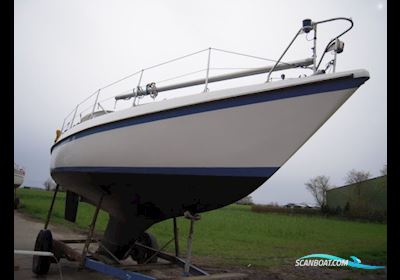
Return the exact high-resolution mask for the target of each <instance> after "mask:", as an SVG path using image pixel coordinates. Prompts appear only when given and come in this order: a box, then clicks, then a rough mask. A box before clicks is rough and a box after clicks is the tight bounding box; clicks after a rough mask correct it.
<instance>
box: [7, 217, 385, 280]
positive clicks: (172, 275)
mask: <svg viewBox="0 0 400 280" xmlns="http://www.w3.org/2000/svg"><path fill="white" fill-rule="evenodd" d="M42 228H43V222H41V221H38V220H36V219H33V218H30V217H28V216H26V215H24V214H22V213H20V212H19V211H18V210H16V211H14V249H16V250H33V247H34V243H35V239H36V235H37V233H38V232H39V231H40V229H42ZM49 229H50V230H51V231H52V233H53V237H54V238H55V239H75V238H76V239H79V238H85V236H84V235H83V234H82V233H81V232H78V231H73V230H71V229H69V228H66V227H63V226H60V225H50V226H49ZM79 246H81V245H75V247H76V248H77V249H80V248H79ZM192 260H193V263H195V264H196V265H197V266H199V267H201V268H202V269H203V270H205V271H207V272H208V273H210V274H218V273H240V274H245V275H247V277H241V278H235V279H255V280H261V279H263V280H264V279H265V280H284V279H285V280H286V279H287V280H291V279H299V280H302V279H321V280H325V279H334V280H359V279H367V280H372V279H379V280H383V279H387V275H386V273H385V271H382V270H380V271H366V270H357V269H348V268H347V269H329V268H325V267H295V266H294V265H285V266H280V267H271V268H258V267H252V266H250V267H247V266H243V267H242V266H228V265H224V266H216V265H215V263H214V262H213V259H212V258H205V257H196V256H193V258H192ZM60 263H61V270H62V276H63V277H62V278H63V279H65V280H68V279H78V280H79V279H88V280H90V279H95V280H103V279H115V278H112V277H110V276H105V275H102V274H100V273H98V272H95V271H89V270H86V269H85V270H78V265H77V264H76V263H72V262H69V261H67V260H64V259H62V260H61V262H60ZM126 264H133V262H131V261H129V260H128V261H126ZM31 267H32V256H29V255H28V256H27V255H18V254H15V255H14V279H16V280H18V279H60V272H59V268H58V267H57V265H55V264H52V265H51V267H50V271H49V273H48V274H47V275H46V276H41V277H38V276H36V275H34V274H33V273H32V270H31ZM145 274H146V275H150V276H153V277H155V278H162V279H178V278H181V277H182V269H181V268H170V269H163V270H159V269H155V270H154V269H153V270H150V271H146V273H145ZM224 279H229V278H224Z"/></svg>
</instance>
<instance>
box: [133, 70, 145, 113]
mask: <svg viewBox="0 0 400 280" xmlns="http://www.w3.org/2000/svg"><path fill="white" fill-rule="evenodd" d="M143 72H144V70H143V69H142V71H140V77H139V82H138V84H137V87H136V95H135V97H134V98H133V104H132V107H134V106H135V103H136V98H137V94H138V91H139V88H140V84H141V83H142V77H143ZM133 93H135V90H133Z"/></svg>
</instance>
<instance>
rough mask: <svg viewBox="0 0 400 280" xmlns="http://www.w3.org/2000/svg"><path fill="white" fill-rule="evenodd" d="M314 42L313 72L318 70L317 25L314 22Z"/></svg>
mask: <svg viewBox="0 0 400 280" xmlns="http://www.w3.org/2000/svg"><path fill="white" fill-rule="evenodd" d="M313 28H314V42H313V72H314V73H315V72H317V25H316V24H315V23H313Z"/></svg>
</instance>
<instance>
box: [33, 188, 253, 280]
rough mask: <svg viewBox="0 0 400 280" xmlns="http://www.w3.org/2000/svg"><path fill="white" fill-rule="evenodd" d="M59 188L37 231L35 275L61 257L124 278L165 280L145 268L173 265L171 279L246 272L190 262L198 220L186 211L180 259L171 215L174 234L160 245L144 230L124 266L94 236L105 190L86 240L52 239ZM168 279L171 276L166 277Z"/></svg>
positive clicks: (234, 275) (229, 276) (241, 276)
mask: <svg viewBox="0 0 400 280" xmlns="http://www.w3.org/2000/svg"><path fill="white" fill-rule="evenodd" d="M58 190H59V185H57V186H56V189H55V191H54V194H53V198H52V201H51V204H50V208H49V210H48V213H47V218H46V221H45V224H44V228H43V229H42V230H40V232H39V233H38V235H37V238H36V242H35V247H34V252H35V253H34V254H33V262H32V271H33V273H35V274H36V275H45V274H47V273H48V271H49V268H50V265H51V264H52V263H57V264H58V265H59V264H60V259H62V258H63V259H67V260H68V261H71V262H75V263H76V264H77V269H80V270H82V269H90V270H94V271H97V272H99V273H102V274H106V275H110V276H112V277H115V278H116V279H124V280H125V279H126V280H128V279H129V280H155V279H165V278H162V277H154V276H151V275H148V274H145V272H146V271H147V272H148V271H153V270H156V271H161V270H167V269H171V268H174V269H175V270H176V269H177V268H178V269H180V271H181V273H180V275H178V276H177V277H175V278H172V279H195V280H196V279H198V280H200V279H246V278H247V275H246V274H243V273H216V274H210V273H208V272H206V271H205V270H203V269H201V268H199V267H198V266H196V265H194V264H192V262H191V254H192V241H193V235H194V225H195V222H196V221H198V220H200V218H201V217H200V215H197V214H192V213H190V212H188V211H187V212H185V215H184V217H185V218H187V219H189V220H190V230H189V235H188V238H187V250H186V251H187V252H186V256H185V257H184V258H183V257H181V255H180V250H179V241H178V231H179V229H178V226H177V223H176V218H173V237H172V238H171V239H170V240H169V241H168V242H166V243H165V244H164V245H163V246H161V247H159V246H158V244H157V241H156V240H155V237H154V236H152V235H151V234H150V233H147V232H146V236H147V238H145V239H143V240H139V241H136V242H135V244H133V246H132V247H131V248H130V251H136V252H138V253H137V254H138V256H140V257H138V258H137V259H136V262H137V264H133V265H130V264H129V265H126V264H124V263H122V262H121V261H120V260H118V258H116V257H115V256H114V255H113V254H112V253H111V252H109V251H108V250H107V248H105V247H104V246H102V244H101V238H94V235H95V226H96V221H97V217H98V213H99V211H100V208H101V204H102V201H103V197H104V196H105V195H106V192H105V193H104V194H103V195H102V196H101V198H100V200H99V201H98V203H97V205H96V209H95V212H94V214H93V217H92V221H91V224H90V227H89V231H88V233H87V236H86V238H85V239H63V240H57V239H55V238H53V235H52V232H51V231H50V230H49V229H48V226H49V223H50V218H51V214H52V212H53V207H54V203H55V200H56V196H57V193H58ZM172 242H174V247H175V248H174V249H175V254H174V255H172V254H169V253H166V252H164V251H163V250H164V249H165V248H166V247H167V246H168V245H169V244H171V243H172ZM71 244H84V246H83V249H82V251H81V252H78V251H77V249H76V248H73V247H71V246H70V245H71ZM91 244H96V245H97V246H102V248H103V249H105V250H106V251H107V252H108V254H109V258H105V257H104V256H102V255H99V254H97V253H96V252H94V251H92V250H91V249H90V245H91ZM168 279H171V277H168Z"/></svg>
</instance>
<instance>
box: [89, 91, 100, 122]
mask: <svg viewBox="0 0 400 280" xmlns="http://www.w3.org/2000/svg"><path fill="white" fill-rule="evenodd" d="M99 95H100V90H98V91H97V95H96V100H95V101H94V104H93V109H92V115H91V117H90V118H91V119H93V114H94V110H96V104H97V100H99Z"/></svg>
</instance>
